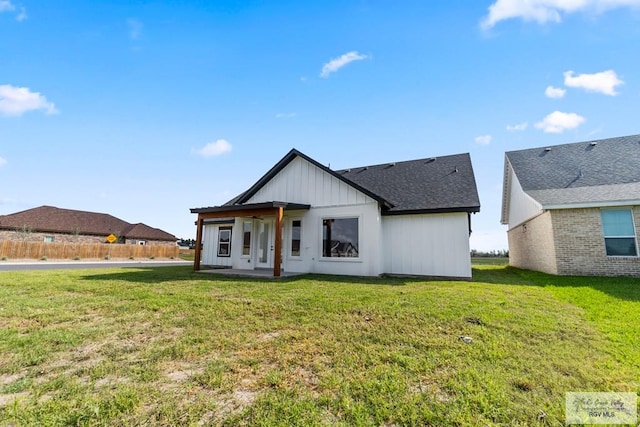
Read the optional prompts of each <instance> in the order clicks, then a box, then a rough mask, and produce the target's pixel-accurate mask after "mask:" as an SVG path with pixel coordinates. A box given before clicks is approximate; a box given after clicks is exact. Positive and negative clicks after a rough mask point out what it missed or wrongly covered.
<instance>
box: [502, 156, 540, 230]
mask: <svg viewBox="0 0 640 427" xmlns="http://www.w3.org/2000/svg"><path fill="white" fill-rule="evenodd" d="M509 174H510V175H511V176H510V177H509V178H510V180H511V191H510V192H509V216H508V221H509V222H508V225H509V228H512V227H515V226H517V225H518V224H521V223H523V222H524V221H526V220H528V219H529V218H532V217H534V216H536V215H537V214H539V213H540V212H542V206H541V205H540V204H539V203H538V202H536V201H535V200H534V199H533V198H531V196H529V195H528V194H527V193H525V192H524V190H523V189H522V186H521V185H520V181H518V177H517V176H516V174H515V173H514V172H513V169H512V168H509Z"/></svg>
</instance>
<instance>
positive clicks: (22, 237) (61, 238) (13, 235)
mask: <svg viewBox="0 0 640 427" xmlns="http://www.w3.org/2000/svg"><path fill="white" fill-rule="evenodd" d="M45 236H53V241H54V242H56V243H104V242H105V237H106V236H84V235H80V234H78V235H76V234H61V233H40V232H24V231H12V230H0V240H13V241H23V242H43V241H44V238H45Z"/></svg>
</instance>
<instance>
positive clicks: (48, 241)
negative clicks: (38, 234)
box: [44, 236, 54, 243]
mask: <svg viewBox="0 0 640 427" xmlns="http://www.w3.org/2000/svg"><path fill="white" fill-rule="evenodd" d="M53 240H54V238H53V236H44V242H45V243H53Z"/></svg>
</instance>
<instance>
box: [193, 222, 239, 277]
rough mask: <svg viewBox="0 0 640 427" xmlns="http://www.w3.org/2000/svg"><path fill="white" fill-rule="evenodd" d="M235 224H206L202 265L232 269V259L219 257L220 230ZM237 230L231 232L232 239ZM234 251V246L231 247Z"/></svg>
mask: <svg viewBox="0 0 640 427" xmlns="http://www.w3.org/2000/svg"><path fill="white" fill-rule="evenodd" d="M231 225H233V224H205V225H204V227H203V228H202V261H201V263H202V265H212V266H219V267H231V265H232V261H231V257H219V256H218V247H217V246H218V230H219V229H220V226H223V227H224V226H226V227H228V226H231ZM235 231H236V228H235V227H234V228H233V230H232V232H231V238H232V239H233V237H234V236H233V234H234V233H235ZM231 250H232V251H233V250H234V248H233V245H232V246H231Z"/></svg>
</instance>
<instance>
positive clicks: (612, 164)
mask: <svg viewBox="0 0 640 427" xmlns="http://www.w3.org/2000/svg"><path fill="white" fill-rule="evenodd" d="M506 156H507V159H508V160H509V163H510V164H511V167H512V168H513V170H514V172H515V174H516V176H517V177H518V181H519V182H520V185H521V186H522V189H523V190H524V191H526V192H529V191H535V190H550V189H564V188H578V187H592V186H606V185H617V184H630V183H635V182H640V135H631V136H624V137H618V138H608V139H601V140H597V141H586V142H577V143H572V144H563V145H554V146H552V147H540V148H531V149H527V150H520V151H510V152H507V153H506Z"/></svg>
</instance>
